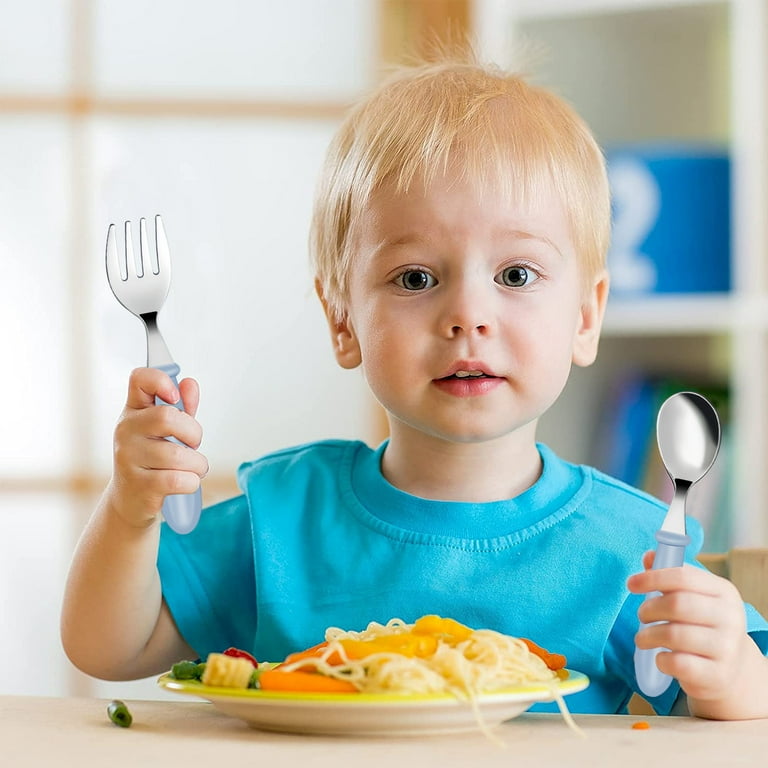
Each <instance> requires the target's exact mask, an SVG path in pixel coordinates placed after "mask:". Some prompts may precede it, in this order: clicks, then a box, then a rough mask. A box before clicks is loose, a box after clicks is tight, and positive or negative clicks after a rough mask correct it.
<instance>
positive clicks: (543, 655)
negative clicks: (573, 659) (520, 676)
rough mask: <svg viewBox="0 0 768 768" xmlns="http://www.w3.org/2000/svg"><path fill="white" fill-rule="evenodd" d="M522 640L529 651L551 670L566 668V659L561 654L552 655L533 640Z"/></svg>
mask: <svg viewBox="0 0 768 768" xmlns="http://www.w3.org/2000/svg"><path fill="white" fill-rule="evenodd" d="M520 639H521V640H522V641H523V642H524V643H525V644H526V645H527V646H528V650H529V651H530V652H531V653H534V654H536V655H537V656H538V657H539V658H540V659H541V660H542V661H543V662H544V663H545V664H546V665H547V666H548V667H549V668H550V669H553V670H558V669H563V667H565V664H566V658H565V656H563V655H562V654H561V653H550V652H549V651H548V650H547V649H546V648H542V647H541V646H540V645H536V643H534V642H533V640H529V639H528V638H526V637H521V638H520Z"/></svg>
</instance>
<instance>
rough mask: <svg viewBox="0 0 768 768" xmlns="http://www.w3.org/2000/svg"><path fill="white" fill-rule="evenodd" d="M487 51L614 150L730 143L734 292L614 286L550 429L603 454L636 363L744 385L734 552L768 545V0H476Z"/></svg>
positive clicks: (546, 425) (582, 453) (565, 448)
mask: <svg viewBox="0 0 768 768" xmlns="http://www.w3.org/2000/svg"><path fill="white" fill-rule="evenodd" d="M474 10H475V15H474V28H475V31H476V36H477V39H478V41H479V46H480V49H481V52H482V54H483V55H484V57H485V58H488V59H492V60H496V61H499V63H501V64H502V65H507V66H510V65H512V66H514V64H515V62H516V61H518V58H519V52H520V51H521V50H522V51H524V56H525V60H526V61H528V62H530V63H531V66H530V67H529V69H530V71H531V72H532V73H533V74H534V75H535V77H534V79H535V80H536V81H538V82H542V83H543V84H545V85H548V86H550V87H553V88H554V89H555V90H557V91H558V92H559V93H561V95H563V96H564V97H565V98H567V99H568V100H569V101H571V103H573V104H574V105H575V106H576V108H577V109H578V110H579V111H580V112H581V114H583V115H584V116H585V118H586V119H587V121H588V122H589V123H590V125H591V126H592V128H593V129H594V130H595V133H596V135H597V137H598V140H599V141H600V142H601V144H602V145H603V146H609V145H611V144H613V143H622V142H623V143H626V142H649V141H650V142H653V141H681V142H686V141H689V142H709V143H714V144H720V145H723V146H725V147H727V151H728V154H729V156H730V160H731V177H730V181H731V249H730V250H731V253H730V261H731V265H730V266H731V286H732V287H731V290H730V291H729V292H728V293H706V294H695V293H689V294H657V295H653V294H648V295H645V296H641V297H637V296H635V297H632V298H627V297H625V296H622V295H613V296H612V297H611V300H610V302H609V307H608V311H607V315H606V321H605V330H604V334H603V340H602V343H601V350H600V354H599V357H598V362H597V363H596V364H595V365H594V366H593V367H592V368H589V369H585V370H581V369H579V370H575V371H574V375H573V378H572V380H571V382H570V383H569V385H568V387H567V388H566V391H565V393H564V394H563V396H562V398H561V400H560V402H559V403H558V404H557V405H556V406H555V408H554V409H553V410H552V411H551V412H550V413H549V414H548V415H547V417H546V418H545V419H544V420H542V425H541V431H540V437H541V439H542V440H544V441H545V442H548V443H550V444H551V445H553V447H555V449H556V450H559V451H560V452H561V453H562V454H563V455H565V456H566V457H567V458H569V459H572V460H575V461H587V462H590V461H591V460H592V458H593V456H594V439H595V435H596V431H597V429H598V425H599V423H600V416H601V412H602V409H603V408H604V407H605V402H606V399H607V398H608V397H609V394H610V392H611V387H612V386H613V385H614V384H615V382H616V381H618V380H620V378H621V377H622V376H625V375H626V374H627V372H629V371H633V370H634V371H637V370H640V371H646V372H647V373H648V374H651V375H653V374H660V375H672V376H680V377H681V378H689V379H691V380H701V381H707V382H713V383H716V384H718V385H723V386H726V387H727V388H728V390H729V392H730V410H731V414H730V424H731V445H732V447H731V456H730V464H731V465H732V475H731V480H730V489H729V492H728V500H727V504H728V509H729V514H730V516H731V520H732V532H731V537H732V539H731V543H732V545H733V546H766V545H767V544H768V472H766V468H767V467H768V216H767V215H766V211H768V133H766V130H765V126H766V123H767V121H768V3H766V2H765V0H718V1H715V0H698V1H697V0H515V1H514V2H511V1H507V0H476V2H475V6H474Z"/></svg>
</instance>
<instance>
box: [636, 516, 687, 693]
mask: <svg viewBox="0 0 768 768" xmlns="http://www.w3.org/2000/svg"><path fill="white" fill-rule="evenodd" d="M690 540H691V539H690V537H689V536H686V535H685V534H684V533H673V532H670V531H656V541H657V542H658V543H657V545H656V554H655V556H654V558H653V570H654V571H655V570H656V569H657V568H677V567H678V566H681V565H682V564H683V562H684V561H685V548H686V547H687V546H688V543H689V542H690ZM660 594H661V592H649V593H648V594H647V595H646V596H645V599H646V600H650V599H651V598H653V597H658V596H659V595H660ZM653 623H654V624H659V623H661V622H653ZM647 626H651V625H649V624H641V625H640V629H643V627H647ZM661 650H665V649H662V648H642V649H641V648H637V647H636V648H635V677H636V678H637V684H638V685H639V687H640V690H641V691H642V692H643V693H644V694H645V695H646V696H650V697H653V696H661V694H662V693H664V691H666V690H667V688H669V684H670V683H671V682H672V678H671V677H670V675H667V674H665V673H664V672H662V671H661V670H660V669H659V668H658V667H657V666H656V656H658V654H659V651H661Z"/></svg>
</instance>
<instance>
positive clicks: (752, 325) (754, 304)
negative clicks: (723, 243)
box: [603, 294, 768, 336]
mask: <svg viewBox="0 0 768 768" xmlns="http://www.w3.org/2000/svg"><path fill="white" fill-rule="evenodd" d="M742 330H759V331H768V297H762V298H761V297H751V296H750V297H742V296H737V295H735V294H713V295H712V296H702V295H700V294H696V295H694V294H666V295H659V296H649V297H642V298H636V299H635V298H625V297H620V296H618V297H617V296H614V297H612V298H611V299H609V301H608V308H607V310H606V313H605V322H604V325H603V335H605V336H632V335H662V336H663V335H669V336H672V335H681V334H683V335H685V334H701V333H704V334H709V333H712V334H719V333H732V332H735V331H742Z"/></svg>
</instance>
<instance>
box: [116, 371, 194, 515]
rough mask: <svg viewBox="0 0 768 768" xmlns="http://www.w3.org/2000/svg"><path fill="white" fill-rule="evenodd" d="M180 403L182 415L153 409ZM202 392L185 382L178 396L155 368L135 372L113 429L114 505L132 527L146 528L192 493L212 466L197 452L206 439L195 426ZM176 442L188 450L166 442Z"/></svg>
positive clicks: (189, 382) (169, 409)
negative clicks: (170, 500)
mask: <svg viewBox="0 0 768 768" xmlns="http://www.w3.org/2000/svg"><path fill="white" fill-rule="evenodd" d="M155 397H159V398H160V399H161V400H164V401H165V402H167V403H176V402H178V400H179V398H181V400H182V402H183V403H184V411H180V410H179V409H177V408H170V407H168V406H165V405H155ZM199 400H200V391H199V388H198V386H197V382H196V381H194V379H183V380H182V381H181V382H179V390H178V391H177V390H176V388H175V387H174V385H173V381H172V380H171V378H170V377H169V376H168V375H167V374H166V373H164V372H163V371H159V370H157V369H156V368H137V369H136V370H134V371H133V372H132V373H131V376H130V379H129V382H128V398H127V401H126V404H125V408H124V409H123V413H122V415H121V416H120V419H119V421H118V423H117V426H116V427H115V443H114V470H113V476H112V480H111V482H110V493H111V494H112V504H113V506H114V508H115V509H116V510H117V512H118V514H119V515H120V516H121V517H122V518H123V519H124V520H125V521H126V522H128V523H129V524H131V525H134V526H146V525H148V524H149V523H151V522H152V521H153V520H154V519H155V518H156V517H157V515H159V514H160V510H161V509H162V506H163V499H164V498H165V497H166V496H167V495H169V494H174V493H193V492H194V491H196V490H197V488H198V487H199V485H200V480H201V478H203V477H204V476H205V475H206V473H207V472H208V460H207V459H206V458H205V456H203V455H202V454H201V453H199V452H198V451H197V448H198V447H199V446H200V442H201V440H202V436H203V430H202V428H201V426H200V424H199V423H198V422H197V421H196V420H195V414H196V413H197V406H198V403H199ZM166 437H175V438H176V439H177V440H179V441H180V442H181V443H184V445H178V444H177V443H173V442H170V441H168V440H166V439H165V438H166Z"/></svg>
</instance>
